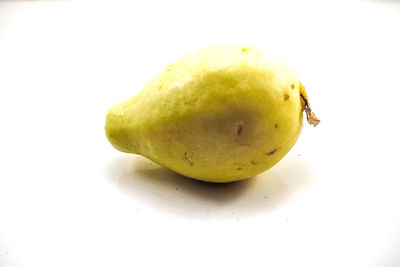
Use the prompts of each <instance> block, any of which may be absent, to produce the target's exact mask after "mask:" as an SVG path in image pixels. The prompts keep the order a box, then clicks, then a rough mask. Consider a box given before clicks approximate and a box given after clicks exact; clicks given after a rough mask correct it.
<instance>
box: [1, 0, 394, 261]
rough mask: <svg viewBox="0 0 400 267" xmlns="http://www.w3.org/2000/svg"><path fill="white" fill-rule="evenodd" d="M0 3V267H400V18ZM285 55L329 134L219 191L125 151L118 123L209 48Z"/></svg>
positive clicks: (386, 8) (382, 6)
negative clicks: (141, 93) (172, 67)
mask: <svg viewBox="0 0 400 267" xmlns="http://www.w3.org/2000/svg"><path fill="white" fill-rule="evenodd" d="M261 2H263V1H258V2H255V1H215V2H214V1H211V0H210V1H182V2H181V3H180V2H178V1H158V2H156V1H140V2H137V3H132V2H116V1H113V2H112V3H111V2H109V3H99V2H98V1H96V2H93V3H91V2H85V3H84V2H56V1H45V2H35V3H32V2H30V3H29V2H14V3H7V2H1V3H0V114H1V115H0V118H1V124H0V157H1V161H0V266H1V267H28V266H29V267H50V266H51V267H54V266H97V267H100V266H169V265H170V266H318V267H320V266H327V267H333V266H351V267H357V266H360V267H361V266H386V267H397V266H400V207H399V203H400V174H399V167H398V165H399V156H398V155H399V149H400V144H399V139H398V136H400V131H399V129H398V124H399V122H400V120H399V115H400V112H399V102H398V101H399V97H400V93H399V92H400V81H399V77H400V68H399V66H400V65H399V64H400V48H399V47H400V35H399V26H400V7H399V2H398V1H382V2H378V1H377V2H350V1H346V2H338V1H332V2H323V1H318V2H310V1H297V2H287V1H284V2H279V3H280V4H279V5H278V4H277V3H278V1H274V2H275V4H272V3H263V4H261ZM222 43H242V44H245V45H254V46H260V47H264V48H269V49H271V50H275V51H278V52H279V53H281V54H284V55H285V56H286V57H287V58H288V60H289V61H290V63H292V64H293V65H294V66H295V68H296V70H297V72H298V75H299V76H300V78H301V80H302V81H303V83H304V84H305V86H306V88H307V92H308V94H309V97H310V101H311V104H312V107H313V109H314V111H315V112H316V114H317V115H318V116H319V117H320V119H321V120H322V122H321V124H320V125H319V126H318V127H317V128H315V129H314V128H313V127H311V126H308V125H305V127H304V130H303V132H302V135H301V137H300V139H299V141H298V143H297V144H296V146H295V147H294V148H293V150H292V151H291V152H290V153H289V154H288V155H287V156H286V157H285V158H284V159H283V160H282V161H281V162H280V163H278V164H277V165H276V166H275V167H274V168H272V169H271V170H270V171H268V172H266V173H264V174H262V175H259V176H258V177H256V178H254V179H251V180H248V181H244V182H241V183H235V184H229V185H212V184H205V183H200V182H195V181H192V180H189V179H186V178H183V177H180V176H178V175H176V174H174V173H172V172H170V171H168V170H166V169H164V168H159V167H158V166H157V165H156V164H154V163H151V162H150V161H148V160H145V159H143V158H141V157H139V156H135V155H127V154H123V153H120V152H118V151H115V150H114V149H113V148H112V147H111V146H110V145H109V144H108V142H107V140H106V138H105V136H104V131H103V125H104V119H105V114H106V111H107V109H108V108H109V107H111V106H112V105H113V104H115V103H117V102H119V101H122V100H125V99H126V98H128V97H131V96H132V95H134V94H135V92H137V91H138V90H139V89H140V88H141V87H143V85H144V84H145V83H147V82H148V81H149V80H150V79H151V78H152V77H153V75H154V74H156V73H157V72H158V71H159V70H160V69H161V68H162V67H164V66H165V65H167V64H169V63H171V62H172V61H174V60H176V59H177V58H179V57H181V56H183V55H184V54H186V53H188V52H190V51H192V50H195V49H198V48H201V47H205V46H209V45H215V44H222Z"/></svg>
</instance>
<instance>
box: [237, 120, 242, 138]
mask: <svg viewBox="0 0 400 267" xmlns="http://www.w3.org/2000/svg"><path fill="white" fill-rule="evenodd" d="M242 130H243V123H242V122H239V123H238V124H237V125H236V134H237V135H241V134H242Z"/></svg>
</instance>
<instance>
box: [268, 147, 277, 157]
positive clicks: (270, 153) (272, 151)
mask: <svg viewBox="0 0 400 267" xmlns="http://www.w3.org/2000/svg"><path fill="white" fill-rule="evenodd" d="M276 151H278V149H277V148H275V149H272V150H271V151H270V152H267V153H265V155H268V156H271V155H273V154H275V152H276Z"/></svg>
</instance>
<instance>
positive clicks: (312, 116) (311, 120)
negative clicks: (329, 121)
mask: <svg viewBox="0 0 400 267" xmlns="http://www.w3.org/2000/svg"><path fill="white" fill-rule="evenodd" d="M300 96H301V104H302V106H303V111H305V112H306V115H307V121H308V123H309V124H312V125H314V127H315V126H317V125H318V123H319V122H320V120H319V119H318V118H317V117H316V116H315V114H314V112H312V110H311V107H310V103H308V100H307V98H306V97H305V96H304V95H303V94H300Z"/></svg>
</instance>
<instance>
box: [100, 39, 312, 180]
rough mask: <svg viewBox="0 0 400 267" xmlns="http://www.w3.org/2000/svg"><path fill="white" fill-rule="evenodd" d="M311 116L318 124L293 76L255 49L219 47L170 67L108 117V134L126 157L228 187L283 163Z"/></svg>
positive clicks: (197, 53) (303, 91) (300, 85)
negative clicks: (130, 155) (132, 155)
mask: <svg viewBox="0 0 400 267" xmlns="http://www.w3.org/2000/svg"><path fill="white" fill-rule="evenodd" d="M304 110H305V111H306V114H307V118H308V121H309V122H310V123H312V124H314V126H315V125H316V124H318V122H319V120H318V119H317V118H316V117H315V116H314V114H313V113H312V112H311V110H310V108H309V104H308V100H307V95H306V93H305V90H304V87H303V86H302V84H301V83H300V81H299V80H298V78H297V76H296V74H295V72H294V70H292V69H291V68H289V67H287V66H285V65H283V64H280V63H276V62H275V61H274V60H272V59H270V58H269V57H267V56H265V55H263V54H262V53H261V52H260V51H259V50H257V49H255V48H251V47H242V46H218V47H210V48H205V49H201V50H198V51H196V52H194V53H192V54H190V55H188V56H186V57H183V58H182V59H180V60H179V61H177V62H175V63H173V64H171V65H169V66H167V67H166V68H165V69H164V70H162V71H161V72H160V73H159V74H158V75H156V76H155V77H154V78H153V80H151V81H150V82H149V83H148V84H147V85H146V86H145V87H144V88H143V89H142V90H141V91H140V92H139V93H138V94H137V95H136V96H134V97H133V98H131V99H129V100H127V101H125V102H122V103H120V104H117V105H115V106H114V107H112V108H111V109H110V110H109V111H108V113H107V118H106V126H105V130H106V135H107V137H108V140H109V141H110V142H111V144H112V145H113V146H114V147H115V148H116V149H118V150H120V151H122V152H128V153H135V154H140V155H143V156H144V157H147V158H149V159H151V160H153V161H155V162H157V163H159V164H160V165H163V166H165V167H167V168H169V169H171V170H173V171H175V172H177V173H180V174H182V175H185V176H187V177H190V178H194V179H198V180H203V181H209V182H218V183H224V182H231V181H237V180H242V179H245V178H249V177H252V176H255V175H257V174H259V173H261V172H263V171H265V170H267V169H269V168H271V167H272V166H273V165H275V164H276V163H277V162H278V161H279V160H280V159H282V157H283V156H284V155H285V154H286V153H287V152H288V151H289V150H290V149H291V148H292V146H293V145H294V144H295V142H296V140H297V138H298V136H299V134H300V131H301V128H302V113H303V111H304Z"/></svg>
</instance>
